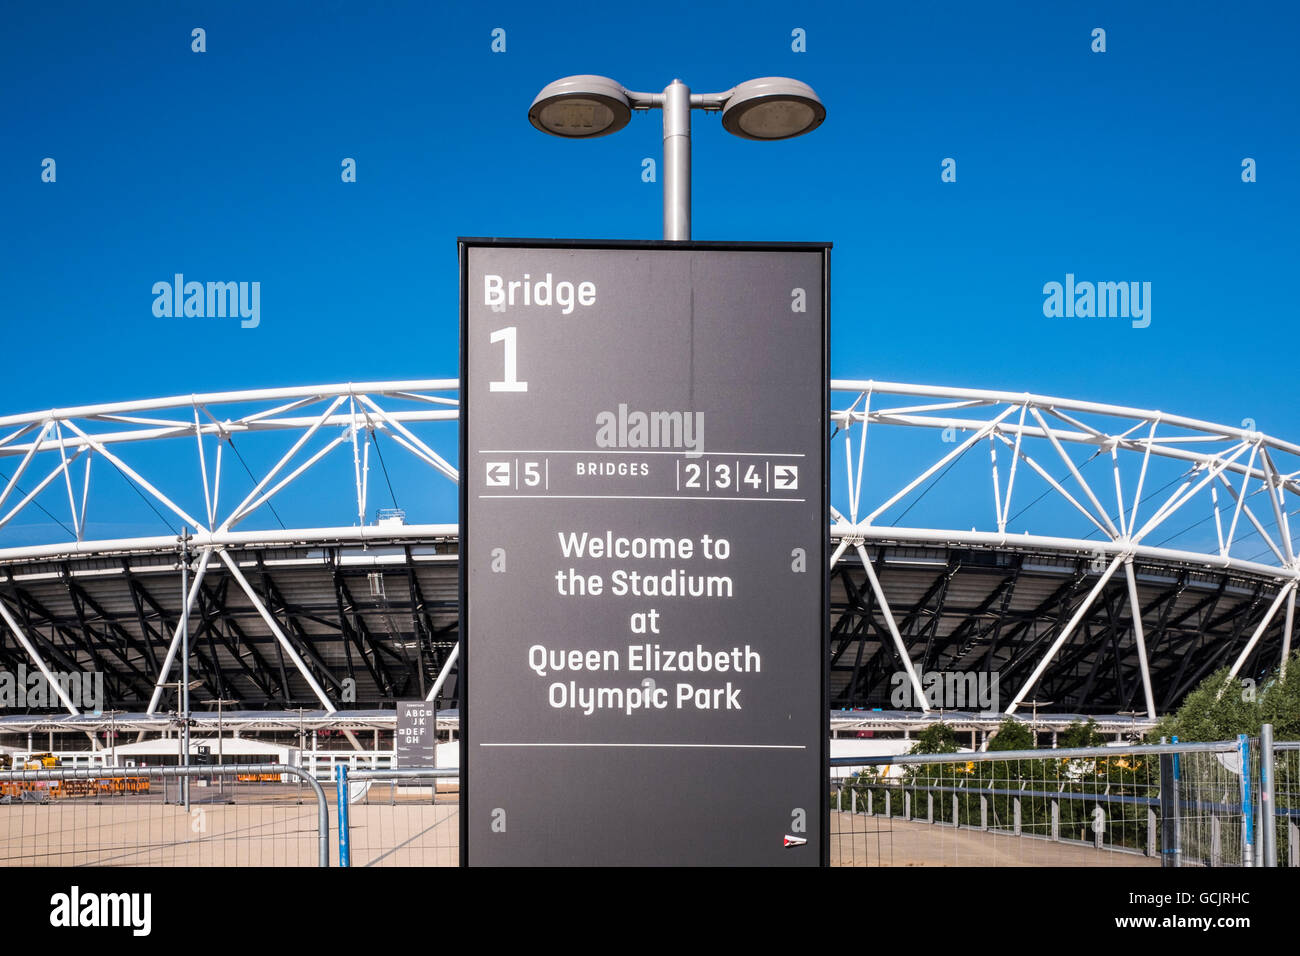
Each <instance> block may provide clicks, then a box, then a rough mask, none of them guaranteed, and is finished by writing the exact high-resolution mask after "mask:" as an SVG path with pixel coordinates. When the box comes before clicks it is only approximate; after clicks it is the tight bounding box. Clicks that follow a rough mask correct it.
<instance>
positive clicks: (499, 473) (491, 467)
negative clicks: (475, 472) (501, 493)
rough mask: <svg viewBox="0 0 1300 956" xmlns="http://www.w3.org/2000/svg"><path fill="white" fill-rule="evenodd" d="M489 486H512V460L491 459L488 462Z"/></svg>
mask: <svg viewBox="0 0 1300 956" xmlns="http://www.w3.org/2000/svg"><path fill="white" fill-rule="evenodd" d="M487 486H488V487H489V488H508V487H509V486H510V462H508V461H490V462H488V463H487Z"/></svg>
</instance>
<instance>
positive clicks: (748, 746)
mask: <svg viewBox="0 0 1300 956" xmlns="http://www.w3.org/2000/svg"><path fill="white" fill-rule="evenodd" d="M479 746H480V747H692V748H704V749H713V750H807V749H808V748H807V747H806V746H804V745H803V744H598V743H550V742H544V743H516V744H507V743H500V744H485V743H480V744H479Z"/></svg>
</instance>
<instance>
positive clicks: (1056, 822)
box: [1052, 800, 1061, 842]
mask: <svg viewBox="0 0 1300 956" xmlns="http://www.w3.org/2000/svg"><path fill="white" fill-rule="evenodd" d="M1060 839H1061V801H1059V800H1053V801H1052V840H1053V841H1054V842H1055V841H1058V840H1060Z"/></svg>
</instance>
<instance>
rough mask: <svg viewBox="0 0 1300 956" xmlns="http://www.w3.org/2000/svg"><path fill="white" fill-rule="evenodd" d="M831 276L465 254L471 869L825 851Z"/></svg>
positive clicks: (690, 257) (810, 253)
mask: <svg viewBox="0 0 1300 956" xmlns="http://www.w3.org/2000/svg"><path fill="white" fill-rule="evenodd" d="M828 270H829V246H827V245H825V244H796V245H779V246H777V245H757V244H725V243H685V242H669V243H664V242H643V243H594V242H593V243H579V244H567V245H566V244H558V243H543V242H530V241H518V240H513V241H505V240H462V242H461V336H462V341H461V369H462V372H461V374H462V381H461V392H460V395H461V412H460V421H461V442H460V446H461V447H460V450H461V460H460V469H461V470H460V475H461V478H460V492H461V509H460V516H461V517H460V520H461V526H460V527H461V576H462V578H461V587H462V601H461V609H462V610H461V614H462V617H461V642H462V643H461V649H462V655H463V656H462V658H461V675H462V680H461V688H462V697H461V767H462V789H461V801H462V806H461V811H462V812H461V853H462V860H463V861H464V862H467V863H469V864H471V865H477V864H487V865H553V864H585V865H620V864H627V865H656V864H661V865H682V864H724V865H725V864H730V865H814V866H815V865H818V864H820V863H822V862H823V860H824V858H825V856H826V853H827V845H826V844H827V841H826V835H825V831H824V828H825V826H826V821H827V816H826V813H825V812H824V808H825V807H826V806H827V803H828V799H829V798H828V796H827V791H826V753H825V751H826V742H827V736H828V726H827V723H828V721H827V713H828V712H827V706H826V694H825V673H826V671H825V666H824V648H825V634H826V627H827V585H826V581H827V578H826V561H827V551H828V543H829V542H828V529H829V518H828V509H827V504H828V502H827V483H826V455H827V437H828V428H827V407H828V406H827V396H828V392H827V374H826V373H827V368H826V357H827V301H826V289H827V287H828V286H827V282H828V274H829V272H828Z"/></svg>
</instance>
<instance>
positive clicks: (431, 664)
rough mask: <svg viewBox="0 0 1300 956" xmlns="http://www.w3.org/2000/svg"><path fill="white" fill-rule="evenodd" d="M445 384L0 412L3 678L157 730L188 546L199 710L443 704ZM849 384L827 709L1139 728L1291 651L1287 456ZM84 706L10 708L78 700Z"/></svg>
mask: <svg viewBox="0 0 1300 956" xmlns="http://www.w3.org/2000/svg"><path fill="white" fill-rule="evenodd" d="M455 387H456V382H455V381H454V380H450V379H438V380H425V381H403V382H378V383H374V382H372V383H349V384H340V385H324V386H309V387H298V388H283V389H268V390H258V391H243V392H224V393H214V394H206V395H188V396H178V397H169V398H158V399H151V400H145V401H135V402H121V403H114V404H103V405H90V406H81V407H77V408H67V409H53V410H48V411H44V412H37V413H31V414H25V415H9V416H4V417H0V619H2V620H3V626H0V669H4V670H8V671H10V672H17V671H18V670H19V669H20V668H21V669H25V670H26V671H29V672H30V671H33V670H39V669H44V670H45V671H47V672H49V673H50V675H51V676H53V677H56V678H57V677H59V676H60V675H66V674H71V673H82V672H95V673H98V674H101V675H102V679H103V685H104V692H105V700H104V701H103V702H102V703H103V707H102V709H104V710H121V711H126V712H129V713H131V714H133V715H141V714H156V715H158V717H159V719H162V718H163V715H164V714H165V713H166V712H167V711H168V710H170V709H174V707H175V701H174V694H175V682H176V681H177V680H178V679H179V678H178V672H179V668H178V666H177V662H176V648H177V646H178V644H179V641H178V635H179V622H180V617H181V610H182V607H183V606H184V604H185V599H184V598H183V597H182V591H181V580H180V573H179V571H180V563H181V555H182V549H184V552H185V553H186V554H188V557H189V567H190V572H191V573H190V578H189V584H190V588H189V592H188V600H189V612H190V618H191V649H192V654H193V656H192V661H191V668H192V673H191V676H192V678H193V679H194V680H197V681H199V682H201V683H200V684H199V686H198V687H196V688H195V689H194V692H193V700H194V703H195V707H196V709H201V705H202V704H203V702H204V701H205V700H216V699H223V700H228V701H233V702H235V703H233V704H232V705H231V709H232V710H234V711H236V712H239V713H241V714H248V713H250V712H252V711H261V712H279V713H281V714H283V713H293V714H294V715H297V716H299V717H300V719H301V715H300V714H299V711H300V710H302V711H310V712H321V713H323V714H325V715H326V716H325V718H324V719H326V720H331V721H334V722H336V723H340V722H344V721H359V722H361V723H359V724H358V726H363V725H364V721H365V720H366V719H368V718H366V717H365V716H364V715H365V714H372V715H374V712H375V711H377V710H379V709H381V708H391V707H392V706H393V704H394V702H395V701H398V700H404V699H412V698H437V699H440V700H442V701H444V702H451V701H454V700H455V678H456V669H455V660H456V642H457V638H458V632H457V624H458V614H457V591H456V576H457V567H456V563H457V560H458V550H459V549H458V537H457V529H456V526H455V524H454V523H453V522H450V521H448V520H447V519H449V518H454V515H455V488H454V480H455V478H456V472H455V468H454V467H453V466H452V465H451V464H450V461H453V460H455V454H454V450H453V449H454V442H455V422H456V417H457V399H456V394H455ZM832 390H833V392H832V394H833V399H832V401H833V415H832V418H833V422H832V435H831V447H832V468H833V470H832V482H833V493H832V500H833V502H834V507H833V508H832V512H831V514H830V515H828V516H827V517H828V522H829V523H830V526H831V538H832V549H833V553H832V555H831V564H832V572H831V574H832V580H831V600H832V628H831V633H830V634H829V635H828V640H829V642H830V644H829V656H830V659H831V667H832V672H831V690H832V703H833V705H834V706H835V707H837V708H843V707H883V708H886V709H897V708H898V707H899V706H900V705H899V704H898V701H899V700H900V699H905V700H906V701H907V703H906V704H905V705H904V706H905V707H907V708H912V709H915V710H918V711H920V712H923V713H924V712H927V711H931V710H934V709H935V708H934V707H932V706H931V703H930V702H929V701H928V700H927V697H926V688H927V686H930V681H928V680H927V675H928V674H931V673H935V672H941V673H962V674H967V675H984V681H985V682H984V684H983V685H980V684H979V683H978V681H977V682H976V683H975V684H972V685H970V686H971V687H972V688H973V690H972V693H978V692H980V687H983V688H984V689H985V692H987V690H988V689H989V687H990V686H991V681H992V678H993V677H994V676H995V675H996V678H997V684H996V693H997V696H998V700H997V705H996V708H995V709H996V710H998V711H1000V712H1007V713H1014V712H1018V711H1020V712H1023V711H1024V710H1026V709H1031V708H1032V709H1033V710H1034V711H1035V712H1037V713H1040V714H1041V713H1045V712H1060V713H1069V712H1078V713H1089V714H1103V715H1105V714H1109V715H1116V714H1131V713H1137V714H1140V715H1142V716H1145V717H1147V718H1149V717H1150V715H1151V714H1153V713H1156V712H1163V711H1166V710H1168V709H1170V708H1171V707H1173V706H1175V705H1176V703H1177V702H1178V701H1179V700H1180V699H1181V698H1182V696H1183V695H1184V694H1185V693H1186V692H1187V690H1188V689H1189V688H1191V687H1192V686H1195V684H1196V682H1198V681H1199V680H1201V679H1203V678H1204V677H1205V676H1206V675H1207V674H1209V673H1211V672H1213V671H1214V670H1215V669H1217V668H1219V667H1223V666H1227V667H1230V668H1231V669H1232V671H1233V673H1234V674H1235V675H1237V676H1240V677H1251V678H1256V679H1257V678H1260V677H1263V676H1264V675H1265V674H1266V673H1267V672H1268V671H1269V670H1270V668H1273V667H1276V665H1277V664H1278V663H1279V662H1280V661H1281V660H1282V658H1283V655H1284V654H1285V652H1286V651H1287V650H1289V648H1290V646H1291V633H1292V628H1293V623H1294V609H1295V595H1296V587H1297V578H1298V574H1300V572H1298V570H1297V567H1298V566H1297V559H1296V554H1295V550H1294V547H1293V542H1292V539H1291V534H1290V529H1289V518H1290V516H1291V515H1292V514H1293V513H1294V511H1295V508H1296V504H1297V492H1298V491H1300V486H1298V485H1297V476H1298V474H1300V447H1297V446H1296V445H1294V444H1292V443H1290V442H1287V441H1283V440H1281V439H1278V438H1274V437H1271V436H1268V435H1265V434H1262V433H1260V432H1258V431H1255V430H1253V429H1247V428H1240V427H1233V426H1225V425H1218V424H1214V423H1211V422H1204V421H1198V420H1194V419H1190V418H1185V417H1179V416H1175V415H1170V414H1167V413H1163V412H1157V411H1151V410H1143V409H1135V408H1126V407H1121V406H1112V405H1103V404H1099V403H1095V402H1086V401H1073V400H1067V399H1062V398H1054V397H1050V396H1038V395H1029V394H1023V393H1013V392H997V391H986V390H977V389H968V388H946V387H935V386H920V385H907V384H900V383H888V382H874V381H836V382H833V383H832ZM437 449H442V450H441V451H439V450H437ZM92 471H93V477H92ZM379 501H383V502H384V503H385V504H391V505H392V506H394V507H392V508H386V509H383V510H377V509H376V504H377V502H379ZM399 503H400V505H401V508H398V507H396V506H397V505H399ZM150 524H152V525H153V526H156V527H158V528H159V529H160V531H161V530H163V529H165V531H166V533H156V534H150V533H147V532H148V529H149V526H150ZM182 527H185V528H187V529H188V530H189V537H188V538H186V539H185V540H184V542H182V540H181V538H180V532H181V529H182ZM56 683H57V680H56ZM65 683H66V681H65ZM73 696H74V695H73V694H72V693H71V690H70V689H68V688H64V689H63V690H61V692H60V694H59V699H58V700H56V701H52V702H50V706H47V707H45V708H39V707H37V708H32V707H27V708H14V707H12V706H11V707H9V708H8V711H7V713H8V714H9V715H10V719H12V718H13V717H14V716H21V714H20V711H22V710H31V709H36V710H41V709H45V710H54V711H62V712H64V713H66V714H68V715H77V714H82V713H83V712H85V711H86V710H87V709H88V708H86V707H83V706H82V705H81V704H80V703H79V702H78V701H76V700H74V699H72V698H73ZM975 703H976V702H969V701H968V702H965V703H964V705H963V706H965V708H966V709H975V708H974V704H975ZM978 703H979V707H980V708H983V707H984V702H983V701H980V702H978ZM44 719H47V720H48V717H46V718H44ZM249 719H252V718H249ZM269 719H281V720H284V718H269ZM373 719H375V720H379V721H384V720H391V717H385V716H383V715H374V716H373ZM0 726H4V724H0Z"/></svg>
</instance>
